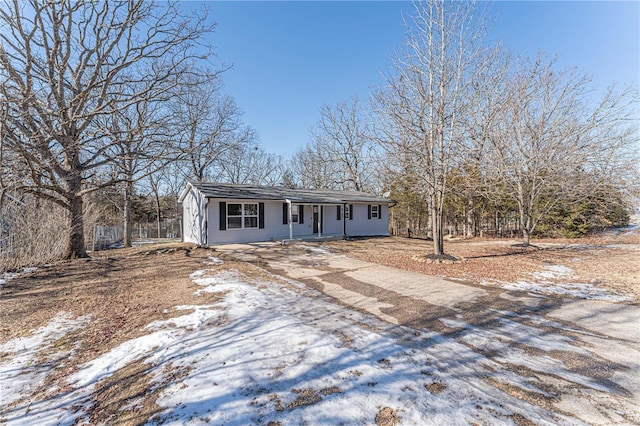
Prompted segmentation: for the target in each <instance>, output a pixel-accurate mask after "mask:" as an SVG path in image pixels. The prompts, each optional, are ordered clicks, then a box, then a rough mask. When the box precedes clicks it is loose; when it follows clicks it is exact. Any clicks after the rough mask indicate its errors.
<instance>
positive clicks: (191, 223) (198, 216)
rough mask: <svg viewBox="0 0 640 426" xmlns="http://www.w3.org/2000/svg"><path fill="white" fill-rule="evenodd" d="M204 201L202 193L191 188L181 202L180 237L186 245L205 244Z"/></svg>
mask: <svg viewBox="0 0 640 426" xmlns="http://www.w3.org/2000/svg"><path fill="white" fill-rule="evenodd" d="M206 201H207V200H206V199H205V198H204V197H202V193H201V192H200V191H198V190H197V189H195V188H193V187H192V188H191V189H190V190H189V192H187V194H186V196H185V197H184V199H183V200H182V228H183V229H182V235H183V240H184V241H185V242H188V243H195V244H200V245H204V244H206V243H207V242H206V239H205V238H206V234H205V230H206V223H205V220H206V218H205V211H206V208H207V206H206Z"/></svg>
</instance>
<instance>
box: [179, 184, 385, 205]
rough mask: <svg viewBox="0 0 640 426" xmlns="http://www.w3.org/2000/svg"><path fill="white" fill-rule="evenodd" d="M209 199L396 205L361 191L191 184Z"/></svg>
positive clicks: (383, 198)
mask: <svg viewBox="0 0 640 426" xmlns="http://www.w3.org/2000/svg"><path fill="white" fill-rule="evenodd" d="M190 184H191V185H193V187H195V188H196V189H197V190H198V191H200V192H202V194H204V196H205V197H207V198H236V199H250V200H283V201H284V200H290V201H291V202H293V203H301V204H305V203H306V204H345V203H387V204H388V203H393V202H394V201H393V200H391V199H389V198H386V197H380V196H377V195H374V194H368V193H366V192H359V191H338V190H332V189H292V188H284V187H281V186H255V185H238V184H230V183H207V182H198V183H193V182H190Z"/></svg>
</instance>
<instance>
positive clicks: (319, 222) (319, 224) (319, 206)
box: [318, 204, 322, 238]
mask: <svg viewBox="0 0 640 426" xmlns="http://www.w3.org/2000/svg"><path fill="white" fill-rule="evenodd" d="M318 238H322V205H321V204H318Z"/></svg>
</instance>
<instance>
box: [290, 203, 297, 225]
mask: <svg viewBox="0 0 640 426" xmlns="http://www.w3.org/2000/svg"><path fill="white" fill-rule="evenodd" d="M298 218H299V213H298V206H297V205H295V204H292V205H291V222H292V223H298Z"/></svg>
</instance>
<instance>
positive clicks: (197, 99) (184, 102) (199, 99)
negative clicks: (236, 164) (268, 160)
mask: <svg viewBox="0 0 640 426" xmlns="http://www.w3.org/2000/svg"><path fill="white" fill-rule="evenodd" d="M220 90H221V88H220V83H219V82H218V81H212V82H210V83H209V84H207V85H198V86H196V85H191V86H187V87H185V88H184V90H182V91H180V92H179V93H178V94H177V96H175V102H174V103H173V111H174V116H175V119H176V125H177V126H178V128H179V129H180V130H181V132H182V140H181V141H180V144H181V150H182V152H183V157H184V162H185V164H186V165H187V169H188V170H189V171H188V173H187V176H188V178H189V179H194V180H196V181H205V180H217V179H219V174H220V173H221V170H220V163H221V161H222V158H223V156H224V155H225V154H226V153H227V152H228V151H230V150H232V149H234V148H236V147H240V146H242V145H243V144H247V143H252V142H253V141H254V140H255V139H256V136H255V132H254V131H253V129H251V128H249V127H246V126H245V125H244V124H243V123H242V112H241V111H240V109H239V108H238V106H237V105H236V103H235V101H234V100H233V98H231V97H230V96H226V95H224V94H222V93H221V92H220Z"/></svg>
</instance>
